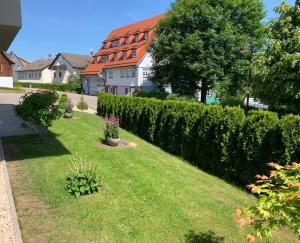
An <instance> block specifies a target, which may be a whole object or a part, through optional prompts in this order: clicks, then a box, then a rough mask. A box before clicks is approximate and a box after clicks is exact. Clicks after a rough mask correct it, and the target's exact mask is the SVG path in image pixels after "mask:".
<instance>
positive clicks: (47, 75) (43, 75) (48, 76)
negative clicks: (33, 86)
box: [18, 67, 54, 83]
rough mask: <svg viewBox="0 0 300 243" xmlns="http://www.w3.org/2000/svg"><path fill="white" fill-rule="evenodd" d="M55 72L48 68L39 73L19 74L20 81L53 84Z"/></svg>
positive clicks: (26, 72)
mask: <svg viewBox="0 0 300 243" xmlns="http://www.w3.org/2000/svg"><path fill="white" fill-rule="evenodd" d="M53 77H54V76H53V71H52V70H50V69H48V67H46V68H45V69H43V70H38V71H21V72H18V81H19V82H24V83H52V81H53Z"/></svg>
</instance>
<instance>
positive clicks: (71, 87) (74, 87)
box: [14, 82, 82, 94]
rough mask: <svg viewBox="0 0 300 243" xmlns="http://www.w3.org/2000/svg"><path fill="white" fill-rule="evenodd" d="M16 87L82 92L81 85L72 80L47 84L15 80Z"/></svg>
mask: <svg viewBox="0 0 300 243" xmlns="http://www.w3.org/2000/svg"><path fill="white" fill-rule="evenodd" d="M14 86H15V87H18V88H35V89H47V90H53V91H62V92H73V93H78V94H80V93H81V92H82V88H81V85H79V84H78V83H74V82H70V83H65V84H45V83H23V82H15V83H14Z"/></svg>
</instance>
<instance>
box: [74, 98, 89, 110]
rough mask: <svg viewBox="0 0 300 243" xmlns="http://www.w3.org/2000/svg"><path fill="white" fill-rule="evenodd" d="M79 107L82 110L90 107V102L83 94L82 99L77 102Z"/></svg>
mask: <svg viewBox="0 0 300 243" xmlns="http://www.w3.org/2000/svg"><path fill="white" fill-rule="evenodd" d="M77 108H78V109H79V110H82V111H84V110H87V109H88V108H89V106H88V104H87V103H86V102H85V101H84V98H83V95H81V97H80V101H79V102H78V104H77Z"/></svg>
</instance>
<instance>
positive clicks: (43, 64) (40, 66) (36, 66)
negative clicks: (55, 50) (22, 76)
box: [17, 59, 53, 72]
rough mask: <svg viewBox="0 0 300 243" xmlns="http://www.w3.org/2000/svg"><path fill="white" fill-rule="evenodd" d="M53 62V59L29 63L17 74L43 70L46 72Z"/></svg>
mask: <svg viewBox="0 0 300 243" xmlns="http://www.w3.org/2000/svg"><path fill="white" fill-rule="evenodd" d="M52 62H53V59H47V60H37V61H35V62H32V63H29V64H28V65H26V66H25V67H23V68H21V69H19V70H18V71H17V72H23V71H41V70H44V69H46V68H47V67H49V66H50V64H51V63H52Z"/></svg>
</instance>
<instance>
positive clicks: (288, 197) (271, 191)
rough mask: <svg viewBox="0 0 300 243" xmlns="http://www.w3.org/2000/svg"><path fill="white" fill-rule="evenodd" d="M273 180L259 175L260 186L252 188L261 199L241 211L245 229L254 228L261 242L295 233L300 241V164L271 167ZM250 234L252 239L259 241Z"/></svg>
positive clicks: (258, 183) (240, 223) (239, 221)
mask: <svg viewBox="0 0 300 243" xmlns="http://www.w3.org/2000/svg"><path fill="white" fill-rule="evenodd" d="M268 166H270V167H271V168H272V169H273V170H272V171H271V173H270V176H265V175H257V176H256V178H257V179H258V180H257V182H256V184H252V185H249V186H248V187H249V189H251V192H252V193H254V194H256V195H258V197H259V199H258V201H257V203H256V204H255V205H254V206H251V207H248V208H246V209H243V210H241V209H237V211H236V213H237V215H238V223H239V225H240V226H241V227H244V226H246V225H252V226H253V228H254V230H255V232H256V236H257V237H259V238H260V239H263V238H271V236H272V231H274V230H279V229H280V228H283V227H288V228H290V229H292V230H293V231H294V232H295V234H296V235H297V236H298V237H299V239H300V164H299V163H292V164H291V165H286V166H280V165H278V164H276V163H269V164H268ZM256 236H255V235H253V234H249V235H248V238H249V239H255V237H256Z"/></svg>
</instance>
